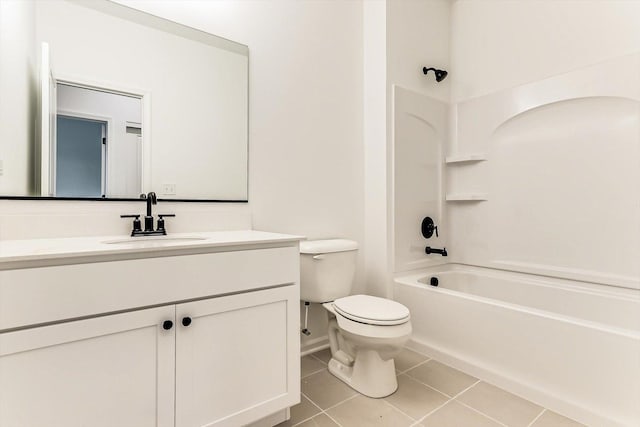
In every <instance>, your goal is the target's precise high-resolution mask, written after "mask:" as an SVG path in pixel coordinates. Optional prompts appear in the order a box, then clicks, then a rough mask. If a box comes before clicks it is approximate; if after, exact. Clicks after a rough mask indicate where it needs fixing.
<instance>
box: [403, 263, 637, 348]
mask: <svg viewBox="0 0 640 427" xmlns="http://www.w3.org/2000/svg"><path fill="white" fill-rule="evenodd" d="M489 270H490V269H489ZM469 271H471V269H467V268H456V269H443V268H442V266H440V268H426V269H421V270H420V272H418V271H413V272H412V273H411V274H404V275H399V276H397V277H394V279H393V281H394V282H395V285H398V284H400V285H405V286H412V287H415V288H420V289H424V290H426V291H428V292H439V293H443V294H445V295H450V296H454V297H458V298H463V299H466V300H469V301H475V302H478V303H482V304H489V305H491V306H494V307H500V308H505V309H510V310H515V311H518V312H521V313H524V314H527V315H533V316H542V317H548V318H551V319H553V320H558V321H562V322H567V323H570V324H572V325H575V326H579V327H584V328H590V329H595V330H598V331H600V332H604V333H612V334H615V335H618V336H622V337H625V338H631V339H634V340H639V341H640V329H638V330H635V329H628V328H623V327H620V326H615V325H609V324H605V323H601V322H598V321H594V320H589V319H583V318H580V317H575V316H569V315H566V314H561V313H555V312H553V311H549V310H543V309H539V308H534V307H527V306H524V305H521V304H515V303H512V302H508V301H501V300H498V299H495V298H488V297H483V296H479V295H475V294H470V293H466V292H461V291H456V290H451V289H447V288H444V287H440V286H438V287H435V286H430V285H428V284H424V283H421V282H418V279H422V278H424V277H428V276H429V274H436V273H461V272H467V273H468V272H469ZM513 274H514V278H517V276H518V275H519V274H518V273H513ZM481 275H482V276H485V277H492V276H491V274H481ZM526 275H527V276H528V274H526ZM508 276H509V274H507V275H506V278H508ZM493 277H498V278H500V279H504V278H505V276H503V275H500V274H498V275H496V276H493ZM525 283H526V284H528V285H533V286H539V287H547V288H558V287H561V288H565V289H566V290H568V291H573V292H577V291H579V292H586V293H589V294H592V295H600V296H606V297H608V298H613V299H618V300H625V301H631V302H634V303H637V304H638V305H639V307H640V295H634V296H621V295H617V293H614V294H612V293H611V292H610V291H601V292H597V291H594V290H592V289H590V288H584V287H582V286H581V285H568V286H566V287H565V284H562V283H560V286H556V285H551V284H548V283H547V284H545V283H544V282H541V283H538V282H537V281H536V280H535V279H533V280H531V281H529V280H525ZM636 292H638V293H640V292H639V291H636Z"/></svg>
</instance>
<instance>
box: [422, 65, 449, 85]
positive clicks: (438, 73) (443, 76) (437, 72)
mask: <svg viewBox="0 0 640 427" xmlns="http://www.w3.org/2000/svg"><path fill="white" fill-rule="evenodd" d="M429 70H433V72H434V74H435V75H436V81H437V82H441V81H443V80H444V79H446V78H447V74H449V73H447V72H446V71H445V70H436V69H435V68H427V67H422V72H423V73H425V74H427V73H428V72H429Z"/></svg>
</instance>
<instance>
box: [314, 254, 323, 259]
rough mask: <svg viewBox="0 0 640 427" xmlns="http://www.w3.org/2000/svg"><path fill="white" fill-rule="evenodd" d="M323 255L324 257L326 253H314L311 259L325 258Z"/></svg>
mask: <svg viewBox="0 0 640 427" xmlns="http://www.w3.org/2000/svg"><path fill="white" fill-rule="evenodd" d="M325 257H326V255H324V254H320V255H314V256H313V259H317V260H321V259H325Z"/></svg>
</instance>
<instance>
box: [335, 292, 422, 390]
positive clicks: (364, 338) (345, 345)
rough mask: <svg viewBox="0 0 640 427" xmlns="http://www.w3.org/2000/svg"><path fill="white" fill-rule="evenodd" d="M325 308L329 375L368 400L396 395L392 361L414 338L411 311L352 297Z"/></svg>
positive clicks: (383, 301) (381, 300) (374, 299)
mask: <svg viewBox="0 0 640 427" xmlns="http://www.w3.org/2000/svg"><path fill="white" fill-rule="evenodd" d="M323 306H324V308H326V309H327V311H328V312H329V313H330V315H329V343H330V346H331V356H332V357H331V361H330V362H329V372H331V373H332V374H333V375H335V376H336V377H338V378H339V379H341V380H342V381H344V382H345V383H347V384H348V385H349V386H351V387H352V388H353V389H355V390H357V391H359V392H360V393H362V394H364V395H365V396H369V397H385V396H388V395H390V394H392V393H393V392H395V391H396V389H397V388H398V381H397V379H396V369H395V362H394V360H393V358H394V357H395V356H397V355H398V353H400V351H401V350H402V348H403V347H404V345H405V344H406V342H407V340H408V339H409V337H410V336H411V322H410V321H409V310H408V309H407V308H406V307H405V306H403V305H402V304H400V303H397V302H395V301H391V300H387V299H384V298H377V297H373V296H369V295H352V296H348V297H345V298H340V299H338V300H335V301H333V302H330V303H325V304H323ZM345 306H347V307H348V309H349V310H348V311H346V310H345V309H344V307H345ZM372 308H373V309H372ZM397 314H401V316H397ZM341 342H342V344H341Z"/></svg>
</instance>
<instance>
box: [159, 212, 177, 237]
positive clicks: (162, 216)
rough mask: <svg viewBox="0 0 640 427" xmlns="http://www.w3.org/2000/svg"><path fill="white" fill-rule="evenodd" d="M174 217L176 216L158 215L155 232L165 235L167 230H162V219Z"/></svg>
mask: <svg viewBox="0 0 640 427" xmlns="http://www.w3.org/2000/svg"><path fill="white" fill-rule="evenodd" d="M175 216H176V214H158V228H157V230H156V231H160V232H162V234H167V230H166V229H165V228H164V218H165V217H175Z"/></svg>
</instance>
